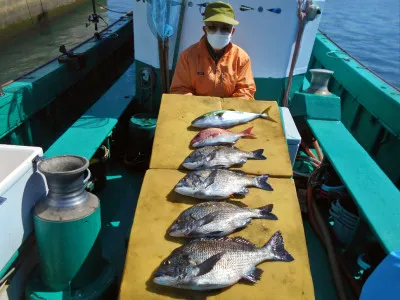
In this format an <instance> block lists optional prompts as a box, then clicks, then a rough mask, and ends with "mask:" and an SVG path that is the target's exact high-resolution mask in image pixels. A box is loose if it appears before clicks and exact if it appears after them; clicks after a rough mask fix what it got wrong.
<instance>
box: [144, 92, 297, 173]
mask: <svg viewBox="0 0 400 300" xmlns="http://www.w3.org/2000/svg"><path fill="white" fill-rule="evenodd" d="M269 106H272V108H271V111H270V115H271V117H272V118H273V119H274V120H276V121H277V122H276V123H275V122H271V121H268V120H263V119H256V120H254V121H252V122H249V123H247V124H244V125H240V126H235V127H233V128H231V129H229V130H231V131H233V132H240V131H243V130H245V129H247V128H249V127H250V126H254V129H253V131H252V132H253V133H254V134H255V136H256V139H240V140H239V141H238V142H237V143H236V146H237V147H238V148H239V149H241V150H245V151H253V150H256V149H264V155H265V156H266V157H267V160H257V161H255V160H253V161H252V160H248V161H247V163H246V164H245V165H244V166H243V167H242V168H241V169H242V170H243V171H245V172H247V173H249V174H269V175H270V176H274V177H288V178H289V177H291V176H292V166H291V162H290V158H289V152H288V148H287V144H286V138H285V135H284V130H283V126H282V121H281V117H280V113H279V107H278V105H277V103H276V101H249V100H243V99H237V98H233V99H221V98H215V97H196V96H183V95H164V96H163V99H162V103H161V108H160V114H159V117H158V120H157V129H156V135H155V139H154V145H153V152H152V158H151V163H150V168H152V169H175V170H176V169H179V168H182V167H181V164H182V162H183V160H184V159H185V158H186V157H187V156H188V155H189V154H190V153H191V152H192V151H193V149H190V147H189V144H190V141H191V140H192V138H193V137H194V136H195V135H196V134H197V133H198V132H199V130H198V129H195V128H190V124H191V122H192V121H193V120H194V119H195V118H197V117H199V116H201V115H202V114H204V113H207V112H209V111H212V110H217V109H236V110H242V111H248V112H255V113H261V112H262V111H263V110H265V109H266V108H267V107H269Z"/></svg>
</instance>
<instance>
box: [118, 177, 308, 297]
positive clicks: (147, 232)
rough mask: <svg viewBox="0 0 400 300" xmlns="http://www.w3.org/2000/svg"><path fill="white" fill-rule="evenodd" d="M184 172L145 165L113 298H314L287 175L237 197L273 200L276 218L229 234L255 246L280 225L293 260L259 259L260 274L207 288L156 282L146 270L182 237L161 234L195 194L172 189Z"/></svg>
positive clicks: (257, 202)
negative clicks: (269, 187)
mask: <svg viewBox="0 0 400 300" xmlns="http://www.w3.org/2000/svg"><path fill="white" fill-rule="evenodd" d="M183 176H184V173H183V172H180V171H177V170H148V171H147V173H146V176H145V179H144V182H143V185H142V189H141V192H140V197H139V200H138V204H137V208H136V213H135V219H134V224H133V227H132V230H131V236H130V240H129V245H128V250H127V258H126V262H125V268H124V274H123V279H122V284H121V290H120V296H119V299H121V300H125V299H206V298H207V299H229V300H230V299H251V300H256V299H274V300H279V299H282V300H283V299H285V300H286V299H296V300H298V299H307V300H312V299H314V290H313V283H312V279H311V273H310V266H309V260H308V254H307V247H306V241H305V235H304V230H303V226H302V219H301V213H300V208H299V204H298V200H297V196H296V190H295V186H294V182H293V180H292V179H286V178H271V179H270V183H271V185H272V186H273V187H274V189H275V190H274V191H273V192H267V191H263V190H259V189H251V191H250V193H249V195H248V196H246V198H245V199H244V200H243V203H246V204H247V205H248V206H249V207H260V206H264V205H266V204H269V203H272V204H274V208H273V212H274V213H275V214H276V215H277V216H278V218H279V220H278V221H270V220H253V221H252V222H251V224H250V225H249V226H248V227H247V228H245V229H243V230H242V231H240V232H237V233H235V234H233V235H232V236H242V237H244V238H246V239H249V240H250V241H252V242H254V243H255V244H256V245H257V246H258V247H261V246H262V245H264V244H265V243H266V241H267V240H268V239H269V238H270V237H271V235H272V234H273V233H274V232H275V231H277V230H281V231H282V235H283V238H284V240H285V248H286V249H287V250H288V251H289V252H290V253H291V254H292V255H293V257H294V258H295V260H294V261H293V262H289V263H285V262H264V263H262V264H260V265H259V267H260V268H261V269H263V270H264V273H263V275H262V278H261V280H260V281H259V282H258V283H257V284H255V285H254V286H252V285H248V284H243V283H238V284H235V285H234V286H232V287H231V288H228V289H224V290H222V291H213V292H195V291H186V290H180V289H175V288H171V287H164V286H158V285H156V284H155V283H153V282H152V278H151V276H152V273H153V272H154V271H155V269H156V268H157V267H158V266H159V264H160V263H161V262H162V260H163V259H164V258H166V257H167V256H168V255H169V254H170V252H171V251H172V250H174V249H175V248H177V247H179V246H181V244H182V243H183V242H184V240H183V239H177V238H170V237H166V231H167V229H168V227H169V226H170V225H171V224H172V222H173V221H174V220H175V218H176V217H177V216H178V215H179V214H180V213H181V212H182V211H183V210H184V209H186V208H188V207H190V206H191V205H193V204H195V203H197V200H195V199H192V198H188V197H185V196H181V195H179V194H176V193H175V192H174V191H173V188H174V186H175V184H176V183H177V182H178V181H179V180H180V179H181V178H182V177H183Z"/></svg>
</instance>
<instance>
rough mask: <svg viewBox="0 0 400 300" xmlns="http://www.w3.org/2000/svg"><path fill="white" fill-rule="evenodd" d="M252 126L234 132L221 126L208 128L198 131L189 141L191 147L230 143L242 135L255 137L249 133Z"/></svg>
mask: <svg viewBox="0 0 400 300" xmlns="http://www.w3.org/2000/svg"><path fill="white" fill-rule="evenodd" d="M252 129H253V127H250V128H247V129H246V130H244V131H242V132H240V133H234V132H232V131H229V130H225V129H221V128H208V129H204V130H202V131H200V132H199V133H198V134H197V135H196V136H195V137H194V138H193V139H192V141H191V142H190V145H191V146H192V147H195V148H197V147H204V146H216V145H227V144H228V145H232V144H234V143H236V141H237V140H238V139H240V138H242V137H255V136H254V134H252V133H251V130H252Z"/></svg>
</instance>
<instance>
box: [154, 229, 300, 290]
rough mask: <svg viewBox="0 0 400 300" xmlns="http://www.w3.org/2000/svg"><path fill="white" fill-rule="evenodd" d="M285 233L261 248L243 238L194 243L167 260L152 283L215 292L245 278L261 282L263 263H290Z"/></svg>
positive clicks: (274, 236)
mask: <svg viewBox="0 0 400 300" xmlns="http://www.w3.org/2000/svg"><path fill="white" fill-rule="evenodd" d="M293 260H294V258H293V256H292V255H291V254H290V253H289V252H288V251H287V250H286V249H285V246H284V241H283V237H282V233H281V232H280V231H277V232H275V233H274V235H273V236H272V237H271V238H270V239H269V241H268V242H267V243H266V244H265V245H264V246H263V247H261V248H257V246H256V245H254V244H253V243H252V242H250V241H248V240H246V239H244V238H242V237H234V238H230V237H221V238H202V239H197V240H192V241H190V242H189V243H187V244H186V245H183V246H181V247H179V248H177V249H175V250H173V251H172V253H171V254H170V255H169V256H168V257H167V258H166V259H164V260H163V261H162V262H161V264H160V266H159V267H158V268H157V270H156V271H155V272H154V273H153V282H154V283H156V284H159V285H163V286H171V287H175V288H180V289H188V290H198V291H201V290H213V289H221V288H225V287H228V286H231V285H233V284H235V283H237V282H238V281H239V280H241V279H243V280H245V281H247V282H249V283H256V282H257V281H259V280H261V276H262V273H263V270H262V269H260V268H257V267H256V266H257V265H258V264H260V263H261V262H263V261H282V262H291V261H293Z"/></svg>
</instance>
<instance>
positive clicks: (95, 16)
mask: <svg viewBox="0 0 400 300" xmlns="http://www.w3.org/2000/svg"><path fill="white" fill-rule="evenodd" d="M92 6H93V17H94V18H95V19H97V14H96V1H95V0H92ZM94 29H95V30H96V31H97V22H94Z"/></svg>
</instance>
